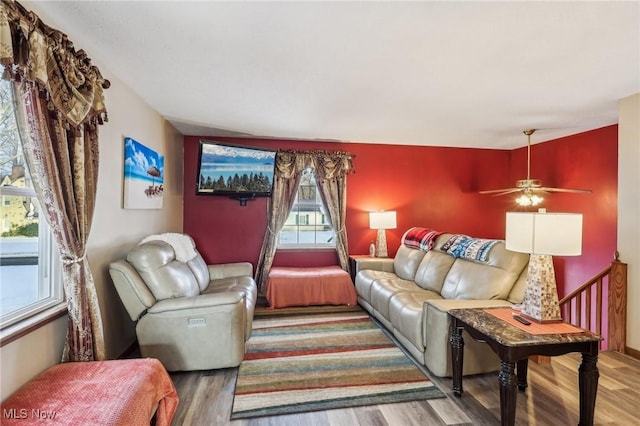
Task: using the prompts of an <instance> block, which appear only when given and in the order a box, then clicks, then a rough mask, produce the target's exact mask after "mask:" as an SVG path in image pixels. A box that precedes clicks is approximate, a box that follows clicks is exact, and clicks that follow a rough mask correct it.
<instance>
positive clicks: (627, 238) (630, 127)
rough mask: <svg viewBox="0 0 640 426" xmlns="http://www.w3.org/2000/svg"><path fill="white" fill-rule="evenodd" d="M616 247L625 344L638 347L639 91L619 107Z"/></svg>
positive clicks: (639, 319)
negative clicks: (623, 266)
mask: <svg viewBox="0 0 640 426" xmlns="http://www.w3.org/2000/svg"><path fill="white" fill-rule="evenodd" d="M618 120H619V124H618V250H619V251H620V260H621V261H622V262H625V263H627V264H628V265H629V266H628V287H627V295H628V300H627V346H628V347H629V348H631V349H634V350H636V351H640V328H638V327H634V325H637V324H640V311H639V310H638V309H637V307H638V306H640V93H636V94H635V95H632V96H629V97H627V98H624V99H622V100H620V102H619V111H618Z"/></svg>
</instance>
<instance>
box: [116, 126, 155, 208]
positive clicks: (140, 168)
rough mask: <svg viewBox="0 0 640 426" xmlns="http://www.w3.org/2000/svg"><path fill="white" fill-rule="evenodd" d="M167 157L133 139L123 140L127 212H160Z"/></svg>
mask: <svg viewBox="0 0 640 426" xmlns="http://www.w3.org/2000/svg"><path fill="white" fill-rule="evenodd" d="M163 191H164V156H163V155H160V154H158V153H157V152H156V151H154V150H152V149H151V148H149V147H147V146H144V145H143V144H141V143H140V142H138V141H136V140H135V139H133V138H129V137H126V138H124V208H125V209H161V208H162V192H163Z"/></svg>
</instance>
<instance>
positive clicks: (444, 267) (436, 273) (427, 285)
mask: <svg viewBox="0 0 640 426" xmlns="http://www.w3.org/2000/svg"><path fill="white" fill-rule="evenodd" d="M455 260H456V259H455V258H454V257H452V256H449V255H448V254H444V253H441V252H439V251H435V250H431V251H429V252H428V253H427V254H425V256H424V257H423V258H422V262H420V266H418V270H417V271H416V276H415V283H416V284H418V285H419V286H420V287H422V288H423V289H425V290H432V291H435V292H436V293H440V292H441V291H442V286H443V285H444V280H445V278H446V276H447V273H448V272H449V270H450V269H451V266H452V265H453V262H454V261H455Z"/></svg>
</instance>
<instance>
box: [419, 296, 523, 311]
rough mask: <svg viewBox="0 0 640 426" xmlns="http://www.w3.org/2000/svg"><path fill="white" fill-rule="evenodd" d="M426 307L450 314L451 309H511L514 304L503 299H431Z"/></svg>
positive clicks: (426, 302) (427, 301) (426, 303)
mask: <svg viewBox="0 0 640 426" xmlns="http://www.w3.org/2000/svg"><path fill="white" fill-rule="evenodd" d="M424 303H425V305H431V306H433V307H434V308H436V309H437V310H439V311H441V312H449V310H450V309H473V308H500V307H511V306H512V303H510V302H508V301H507V300H502V299H491V300H467V299H429V300H426V301H425V302H424Z"/></svg>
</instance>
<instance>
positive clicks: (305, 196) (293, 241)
mask: <svg viewBox="0 0 640 426" xmlns="http://www.w3.org/2000/svg"><path fill="white" fill-rule="evenodd" d="M334 237H335V233H334V231H333V228H332V227H331V224H330V223H329V219H328V216H327V214H326V212H325V209H324V206H323V205H322V200H321V198H320V193H319V191H318V187H317V186H316V177H315V175H314V173H313V169H306V170H304V171H303V172H302V178H301V179H300V184H299V186H298V192H297V194H296V200H295V201H294V203H293V207H292V208H291V212H290V213H289V217H288V218H287V221H286V223H285V225H284V227H283V228H282V230H281V231H280V234H279V236H278V248H329V247H335V246H336V244H335V238H334Z"/></svg>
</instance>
